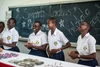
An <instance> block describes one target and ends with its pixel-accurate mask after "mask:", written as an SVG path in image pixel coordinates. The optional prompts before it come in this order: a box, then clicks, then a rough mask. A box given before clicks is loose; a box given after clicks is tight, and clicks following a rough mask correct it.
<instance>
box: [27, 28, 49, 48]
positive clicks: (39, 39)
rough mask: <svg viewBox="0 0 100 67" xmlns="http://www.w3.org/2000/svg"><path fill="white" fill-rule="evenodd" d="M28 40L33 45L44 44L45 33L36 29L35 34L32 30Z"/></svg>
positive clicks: (45, 39)
mask: <svg viewBox="0 0 100 67" xmlns="http://www.w3.org/2000/svg"><path fill="white" fill-rule="evenodd" d="M28 42H30V43H33V45H35V46H42V45H44V44H47V43H48V42H47V35H46V34H45V33H44V32H42V31H41V30H39V31H38V33H37V34H36V35H35V33H34V32H33V33H32V34H30V35H29V38H28ZM33 49H35V48H33Z"/></svg>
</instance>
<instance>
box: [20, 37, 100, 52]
mask: <svg viewBox="0 0 100 67" xmlns="http://www.w3.org/2000/svg"><path fill="white" fill-rule="evenodd" d="M19 41H21V42H27V41H28V38H24V37H23V38H19ZM76 45H77V44H76V43H75V42H71V47H73V48H76ZM96 50H99V51H100V45H96Z"/></svg>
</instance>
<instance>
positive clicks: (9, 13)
mask: <svg viewBox="0 0 100 67" xmlns="http://www.w3.org/2000/svg"><path fill="white" fill-rule="evenodd" d="M11 16H12V11H6V13H5V25H7V21H8V19H9V18H11ZM6 27H7V26H6Z"/></svg>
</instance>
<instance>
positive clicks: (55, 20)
mask: <svg viewBox="0 0 100 67" xmlns="http://www.w3.org/2000/svg"><path fill="white" fill-rule="evenodd" d="M49 20H50V21H52V23H55V25H57V19H56V18H55V17H50V18H49V19H48V20H47V21H49Z"/></svg>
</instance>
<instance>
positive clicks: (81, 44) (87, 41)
mask: <svg viewBox="0 0 100 67" xmlns="http://www.w3.org/2000/svg"><path fill="white" fill-rule="evenodd" d="M95 44H96V40H95V38H94V37H93V36H92V35H90V34H89V33H87V34H86V35H85V36H84V37H83V38H82V36H81V35H79V37H78V41H77V48H76V49H77V51H78V53H79V54H80V55H90V54H92V53H96V47H95ZM78 64H83V65H88V66H92V67H95V66H97V65H98V62H97V60H96V59H83V58H80V60H79V62H78Z"/></svg>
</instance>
